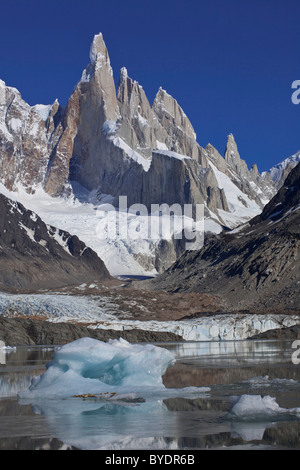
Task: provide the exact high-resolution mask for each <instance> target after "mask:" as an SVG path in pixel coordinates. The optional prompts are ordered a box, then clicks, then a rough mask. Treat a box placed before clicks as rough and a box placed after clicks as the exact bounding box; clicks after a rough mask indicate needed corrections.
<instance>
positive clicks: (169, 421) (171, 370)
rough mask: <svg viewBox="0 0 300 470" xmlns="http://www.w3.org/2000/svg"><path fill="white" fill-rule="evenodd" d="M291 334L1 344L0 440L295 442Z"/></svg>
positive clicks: (298, 406)
mask: <svg viewBox="0 0 300 470" xmlns="http://www.w3.org/2000/svg"><path fill="white" fill-rule="evenodd" d="M295 357H297V356H295V349H294V348H293V341H291V340H285V341H280V340H242V341H203V342H201V341H200V342H181V343H163V344H162V343H161V344H155V345H146V344H136V345H133V344H129V343H127V342H126V341H124V340H120V341H111V342H109V343H102V342H99V341H96V340H91V339H88V338H86V339H82V340H77V341H75V342H73V343H70V344H68V345H65V346H62V347H57V348H56V347H54V346H47V345H45V346H38V347H37V346H35V347H17V348H11V349H10V348H6V349H5V348H2V349H0V449H1V450H4V449H19V450H23V449H46V450H56V449H80V450H81V449H82V450H98V449H99V450H100V449H104V450H133V449H134V450H140V449H148V450H149V449H151V450H160V451H161V450H164V451H165V450H169V451H171V450H189V449H190V450H193V451H195V450H198V449H199V450H200V449H247V450H248V449H291V450H292V449H300V364H297V362H299V361H295V360H293V358H295Z"/></svg>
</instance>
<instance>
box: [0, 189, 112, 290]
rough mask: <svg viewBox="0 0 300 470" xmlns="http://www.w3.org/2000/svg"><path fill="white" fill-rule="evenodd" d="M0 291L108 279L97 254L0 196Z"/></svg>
mask: <svg viewBox="0 0 300 470" xmlns="http://www.w3.org/2000/svg"><path fill="white" fill-rule="evenodd" d="M0 261H1V262H0V287H1V288H2V289H3V288H4V289H8V290H12V291H14V290H15V289H25V290H26V289H27V290H28V289H39V288H53V287H54V288H56V287H61V286H64V285H73V284H76V283H81V282H83V281H87V280H90V281H95V280H97V281H104V280H110V279H111V277H110V275H109V273H108V271H107V269H106V267H105V265H104V263H103V261H102V260H101V259H100V258H99V257H98V256H97V254H96V253H95V252H94V251H92V250H91V248H89V247H87V246H86V245H85V244H84V243H83V242H82V241H80V240H79V239H78V237H76V236H75V235H71V234H70V233H68V232H66V231H63V230H61V229H59V228H57V227H54V226H52V225H46V224H45V223H44V222H43V221H42V220H41V219H40V217H39V216H38V215H37V214H36V213H35V212H32V211H30V210H28V209H26V208H25V207H24V206H23V205H22V204H20V203H19V202H17V201H14V200H12V199H9V198H7V197H6V196H4V195H3V194H0Z"/></svg>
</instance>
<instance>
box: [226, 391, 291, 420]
mask: <svg viewBox="0 0 300 470" xmlns="http://www.w3.org/2000/svg"><path fill="white" fill-rule="evenodd" d="M287 417H290V418H293V417H295V418H297V419H299V418H300V408H281V407H280V406H279V405H278V403H277V402H276V398H275V397H271V396H269V395H266V396H264V397H262V396H261V395H248V394H244V395H241V396H239V397H231V407H230V411H229V413H228V414H227V416H226V418H227V419H233V420H238V421H239V420H241V421H243V420H246V421H262V420H263V421H268V420H271V421H278V420H280V419H286V418H287Z"/></svg>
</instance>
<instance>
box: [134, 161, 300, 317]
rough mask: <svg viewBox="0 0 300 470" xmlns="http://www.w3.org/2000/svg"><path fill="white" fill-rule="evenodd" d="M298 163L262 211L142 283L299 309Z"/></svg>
mask: <svg viewBox="0 0 300 470" xmlns="http://www.w3.org/2000/svg"><path fill="white" fill-rule="evenodd" d="M299 248H300V164H298V165H297V166H296V167H295V168H294V169H293V170H292V171H291V173H290V174H289V175H288V177H287V179H286V180H285V183H284V185H283V186H282V188H281V189H280V190H279V192H278V193H277V194H276V195H275V196H274V197H273V198H272V199H271V201H270V202H269V203H268V204H267V205H266V206H265V208H264V210H263V212H262V213H261V215H259V216H257V217H255V218H254V219H252V220H251V221H250V223H248V224H247V225H246V226H244V227H242V228H241V229H240V230H235V231H233V232H223V233H222V234H220V235H219V236H212V237H211V238H209V239H208V238H207V239H206V242H205V244H204V247H203V248H202V249H201V250H199V251H190V252H185V253H184V254H183V255H182V256H181V258H180V259H179V260H178V261H177V262H175V263H174V264H173V265H172V266H171V267H170V268H169V269H168V270H167V271H166V272H165V273H163V274H162V275H160V276H158V277H157V278H156V279H153V280H151V281H145V282H143V283H141V284H142V285H143V288H148V289H163V290H166V291H168V292H198V293H204V292H205V293H208V294H212V293H213V294H215V295H219V297H220V298H221V299H222V300H223V302H225V305H226V306H227V309H228V310H230V311H233V310H238V309H241V308H245V309H250V310H251V311H257V310H259V311H266V312H267V311H268V310H270V311H271V310H272V311H279V310H280V311H282V310H283V311H285V309H289V311H292V310H294V311H295V310H296V311H299V308H300V253H299Z"/></svg>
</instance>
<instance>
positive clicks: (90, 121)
mask: <svg viewBox="0 0 300 470" xmlns="http://www.w3.org/2000/svg"><path fill="white" fill-rule="evenodd" d="M0 150H1V161H0V180H1V181H2V182H3V183H4V184H5V186H6V187H8V188H9V189H15V187H16V185H17V184H22V185H24V186H25V187H26V188H27V189H28V192H32V191H34V188H35V186H37V185H39V186H42V187H43V188H44V189H45V191H46V192H47V193H49V194H50V195H51V196H54V197H55V196H59V195H69V194H71V193H72V182H77V183H79V184H80V185H81V186H83V187H84V188H86V189H87V190H89V191H97V192H98V195H99V197H101V196H102V195H104V194H109V195H111V196H112V197H113V198H114V204H115V205H118V202H119V201H118V198H119V196H120V195H126V196H127V197H128V204H129V205H131V204H134V203H140V204H145V205H146V206H147V208H148V209H150V206H151V204H158V203H159V204H161V203H166V204H173V203H179V204H181V205H182V204H198V203H201V204H202V203H203V204H204V205H205V208H206V211H207V212H206V215H207V216H208V217H211V216H212V215H213V217H214V218H215V219H216V220H217V221H218V223H219V224H220V225H221V226H224V225H225V226H226V225H228V223H229V222H228V218H227V219H226V217H225V219H224V218H222V215H221V214H220V212H219V211H223V212H227V213H231V212H232V211H235V209H236V208H235V201H229V200H228V195H227V194H226V185H225V186H224V187H222V186H220V182H219V181H218V179H217V177H216V172H215V169H217V171H221V172H222V173H224V175H226V177H227V178H228V179H229V180H230V182H232V183H233V184H234V187H236V188H237V190H238V191H237V192H238V194H237V195H236V203H237V204H238V206H239V204H240V202H241V201H242V204H243V206H244V207H245V208H247V207H249V208H250V206H251V210H250V212H251V211H252V209H253V207H255V210H256V213H259V212H260V210H261V209H262V207H263V206H264V204H265V202H266V201H267V200H269V198H270V197H271V195H273V194H274V185H273V183H272V181H271V180H270V179H268V178H267V179H264V178H262V177H261V175H259V173H258V171H257V168H252V169H251V170H248V168H247V165H246V163H245V162H244V161H243V160H242V159H241V158H240V156H239V154H238V151H237V146H236V143H235V141H234V138H233V136H232V135H230V136H229V137H228V143H227V148H226V151H225V158H223V157H222V156H221V155H220V154H219V153H218V151H217V150H216V149H215V148H214V147H213V146H212V145H208V146H207V147H206V148H205V149H204V148H203V147H201V146H200V145H199V144H198V142H197V140H196V134H195V131H194V129H193V126H192V124H191V122H190V121H189V119H188V117H187V116H186V114H185V113H184V111H183V110H182V108H181V107H180V105H179V104H178V103H177V101H176V100H175V99H174V98H173V97H172V96H171V95H169V94H168V93H167V92H166V91H165V90H163V89H162V88H160V89H159V90H158V92H157V95H156V97H155V99H154V102H153V104H152V106H151V105H150V103H149V101H148V99H147V97H146V94H145V92H144V90H143V88H142V87H141V86H140V85H139V84H138V83H137V82H136V81H134V80H132V79H131V78H130V77H129V76H128V73H127V70H126V69H125V68H122V69H121V72H120V78H119V83H118V87H117V89H116V88H115V84H114V78H113V71H112V68H111V65H110V59H109V55H108V51H107V48H106V45H105V43H104V40H103V37H102V34H101V33H100V34H98V35H95V37H94V39H93V42H92V45H91V50H90V63H89V64H88V66H87V67H86V69H85V70H84V71H83V74H82V77H81V79H80V81H79V83H78V84H77V86H76V87H75V89H74V91H73V93H72V95H71V97H70V99H69V101H68V104H67V106H66V108H65V109H62V108H61V107H60V105H59V103H58V102H57V101H56V102H55V103H54V104H53V105H51V106H42V105H37V106H34V107H30V106H29V105H28V104H26V103H25V102H24V101H23V100H22V98H21V95H20V93H19V92H18V91H17V90H16V89H14V88H11V87H7V86H6V85H5V84H4V82H0ZM240 193H242V195H243V194H244V195H245V197H241V195H240ZM249 200H250V201H249ZM252 215H253V214H252V212H251V216H252ZM229 225H230V223H229Z"/></svg>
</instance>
